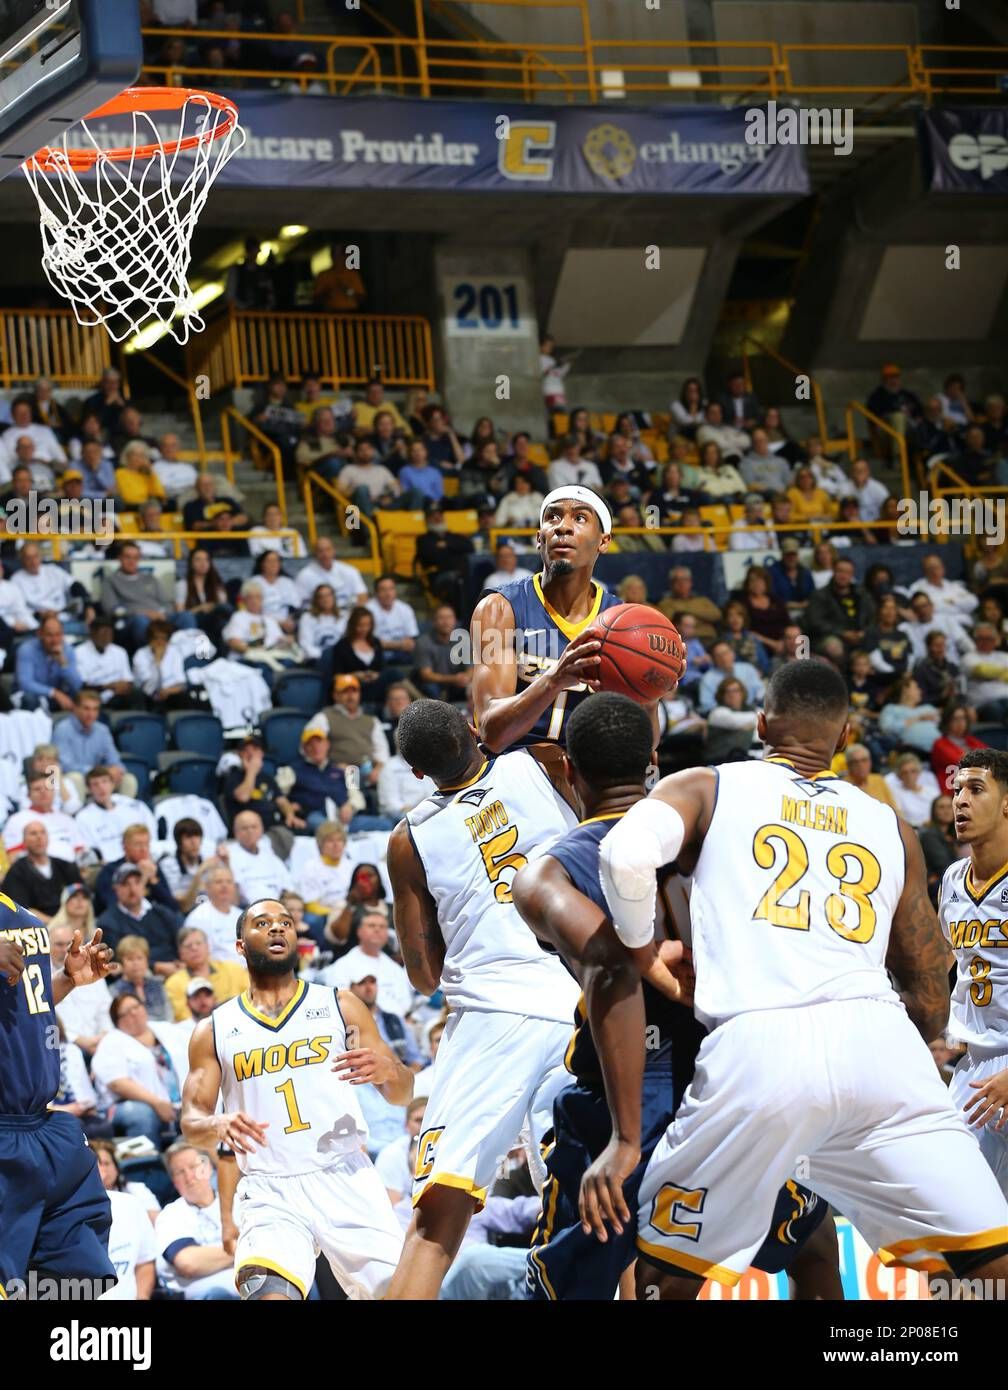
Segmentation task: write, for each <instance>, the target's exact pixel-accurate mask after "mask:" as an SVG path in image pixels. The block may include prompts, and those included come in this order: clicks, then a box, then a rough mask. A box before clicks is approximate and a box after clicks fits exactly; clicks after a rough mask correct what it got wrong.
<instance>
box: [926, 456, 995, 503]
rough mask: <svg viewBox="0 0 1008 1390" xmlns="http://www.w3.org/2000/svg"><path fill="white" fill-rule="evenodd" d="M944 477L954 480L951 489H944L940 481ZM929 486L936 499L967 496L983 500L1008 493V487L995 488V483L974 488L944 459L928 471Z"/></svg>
mask: <svg viewBox="0 0 1008 1390" xmlns="http://www.w3.org/2000/svg"><path fill="white" fill-rule="evenodd" d="M943 476H944V477H948V478H951V479H952V485H951V487H942V485H941V481H940V479H941V478H942V477H943ZM928 485H929V487H930V490H931V491H932V492H933V493H934V495H935V496H936V497H958V496H965V497H967V498H971V499H972V498H980V499H981V500H982V499H983V498H984V497H990V496H991V495H992V494H993V493H1008V487H1003V486H1001V485H1000V484H998V485H996V486H995V485H994V484H993V483H984V485H983V487H973V486H972V485H971V484H970V483H968V482H967V481H966V479H965V478H963V477H962V476H961V475H960V474H958V473H957V472H956V471H955V469H954V468H953V467H952V465H951V464H949V463H946V461H945V460H944V459H936V460H935V462H934V463H933V464H932V465H931V467H930V469H929V470H928Z"/></svg>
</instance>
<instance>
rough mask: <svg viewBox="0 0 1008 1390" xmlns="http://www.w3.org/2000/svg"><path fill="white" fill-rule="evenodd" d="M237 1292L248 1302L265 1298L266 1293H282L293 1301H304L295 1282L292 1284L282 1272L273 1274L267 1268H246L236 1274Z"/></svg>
mask: <svg viewBox="0 0 1008 1390" xmlns="http://www.w3.org/2000/svg"><path fill="white" fill-rule="evenodd" d="M238 1292H239V1293H240V1294H241V1296H242V1298H243V1299H247V1300H248V1301H249V1302H252V1301H253V1300H255V1299H257V1298H265V1297H266V1295H267V1294H277V1293H279V1294H282V1295H283V1296H284V1298H290V1299H292V1300H293V1301H294V1302H295V1303H302V1302H303V1301H304V1294H303V1293H302V1292H301V1290H300V1289H299V1288H298V1286H297V1284H292V1283H291V1281H290V1280H289V1279H285V1278H284V1276H283V1275H282V1274H274V1273H273V1271H272V1270H269V1269H247V1270H242V1272H241V1273H240V1274H239V1275H238Z"/></svg>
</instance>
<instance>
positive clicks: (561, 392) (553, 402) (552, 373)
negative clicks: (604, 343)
mask: <svg viewBox="0 0 1008 1390" xmlns="http://www.w3.org/2000/svg"><path fill="white" fill-rule="evenodd" d="M555 352H556V343H555V342H554V340H553V339H552V338H551V337H550V336H549V334H547V335H546V337H545V338H543V340H542V342H541V343H540V344H539V375H540V376H541V377H542V392H543V400H544V401H545V402H546V409H547V410H563V408H564V407H565V406H566V404H567V388H566V385H565V383H564V378H565V377H566V375H567V373H568V372H569V371H570V369H571V367H572V366H573V363H574V359H573V358H570V357H568V358H557V357H555V356H554V353H555Z"/></svg>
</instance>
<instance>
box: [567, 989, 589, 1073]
mask: <svg viewBox="0 0 1008 1390" xmlns="http://www.w3.org/2000/svg"><path fill="white" fill-rule="evenodd" d="M574 1020H575V1021H574V1031H573V1033H571V1036H570V1042H569V1043H568V1044H567V1051H566V1052H565V1053H564V1067H565V1068H566V1070H567V1071H569V1072H570V1074H571V1076H573V1075H574V1070H573V1068H572V1067H571V1062H572V1061H573V1060H574V1048H575V1047H576V1046H577V1040H578V1038H579V1037H580V1036H581V1029H582V1028H583V1027H584V1026H585V1025H586V1024H587V1022H588V1006H587V1004H586V1003H585V997H584V995H583V994H581V995H579V996H578V1001H577V1004H576V1006H575V1008H574Z"/></svg>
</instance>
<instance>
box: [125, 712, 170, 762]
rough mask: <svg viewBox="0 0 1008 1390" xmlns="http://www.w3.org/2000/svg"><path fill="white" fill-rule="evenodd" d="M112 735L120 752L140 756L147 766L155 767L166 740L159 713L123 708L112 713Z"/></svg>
mask: <svg viewBox="0 0 1008 1390" xmlns="http://www.w3.org/2000/svg"><path fill="white" fill-rule="evenodd" d="M112 737H113V738H114V739H115V745H116V747H117V748H118V749H119V752H120V753H122V754H124V755H129V756H131V757H134V758H142V759H143V761H144V762H145V763H146V764H147V766H148V767H156V766H157V759H158V754H159V753H160V752H162V750H163V749H164V746H165V743H166V741H167V739H166V734H165V721H164V718H163V717H162V716H161V715H160V714H139V713H137V714H134V713H133V711H132V710H124V711H122V712H121V713H117V714H113V715H112Z"/></svg>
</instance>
